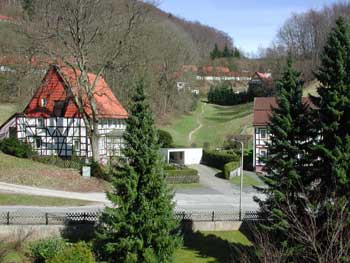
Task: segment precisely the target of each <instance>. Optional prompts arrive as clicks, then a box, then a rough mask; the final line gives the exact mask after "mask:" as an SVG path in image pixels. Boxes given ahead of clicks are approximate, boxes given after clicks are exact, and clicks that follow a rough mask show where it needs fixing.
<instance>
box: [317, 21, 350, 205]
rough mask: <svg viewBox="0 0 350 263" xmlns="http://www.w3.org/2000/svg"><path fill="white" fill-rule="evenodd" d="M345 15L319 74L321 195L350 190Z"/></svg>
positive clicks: (349, 60)
mask: <svg viewBox="0 0 350 263" xmlns="http://www.w3.org/2000/svg"><path fill="white" fill-rule="evenodd" d="M349 34H350V31H349V28H348V25H347V24H346V22H345V20H344V19H343V18H341V17H340V18H339V19H338V20H337V21H336V25H335V27H334V28H333V30H332V31H331V33H330V35H329V37H328V41H327V43H326V46H325V48H324V52H323V54H322V56H321V66H320V68H319V71H318V72H317V73H316V77H317V79H318V80H319V82H320V83H321V86H320V87H319V88H318V94H319V97H313V98H312V100H313V103H314V104H315V105H316V106H317V107H318V114H319V118H318V119H319V122H318V126H319V129H320V132H321V134H320V138H321V140H320V143H319V144H318V145H316V147H315V148H316V153H317V156H318V158H319V162H318V163H317V164H316V165H315V167H318V168H319V169H318V170H317V171H316V173H317V175H318V176H319V179H320V184H319V185H318V186H319V187H318V188H317V190H318V193H319V196H318V197H319V199H321V200H328V199H329V198H334V197H336V196H338V197H339V196H343V195H345V196H348V195H349V191H350V182H349V176H350V40H349Z"/></svg>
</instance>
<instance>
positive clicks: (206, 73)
mask: <svg viewBox="0 0 350 263" xmlns="http://www.w3.org/2000/svg"><path fill="white" fill-rule="evenodd" d="M196 79H197V80H205V81H225V80H227V81H249V80H250V79H251V73H249V72H233V71H230V69H229V68H227V67H213V66H203V67H201V68H199V69H198V74H197V77H196Z"/></svg>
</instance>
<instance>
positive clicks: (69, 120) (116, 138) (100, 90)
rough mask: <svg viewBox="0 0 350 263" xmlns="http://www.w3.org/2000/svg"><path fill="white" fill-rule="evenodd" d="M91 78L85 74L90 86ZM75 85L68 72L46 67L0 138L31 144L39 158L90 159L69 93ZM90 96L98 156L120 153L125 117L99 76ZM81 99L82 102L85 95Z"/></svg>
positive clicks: (87, 145)
mask: <svg viewBox="0 0 350 263" xmlns="http://www.w3.org/2000/svg"><path fill="white" fill-rule="evenodd" d="M95 78H96V75H94V74H90V73H89V74H88V79H89V81H90V82H91V83H92V82H93V81H94V80H95ZM66 80H68V81H66ZM68 82H69V83H70V84H68ZM76 83H77V80H76V75H75V74H74V72H73V71H72V70H71V69H68V68H61V67H59V66H56V65H52V66H50V68H49V69H48V71H47V73H46V75H45V77H44V79H43V81H42V83H41V85H40V86H39V88H38V89H37V91H36V92H35V94H34V96H33V97H32V99H31V100H30V101H29V103H28V106H27V107H26V108H25V110H24V111H23V112H21V113H17V114H15V115H13V116H12V117H11V118H10V119H9V120H8V121H7V122H5V123H4V124H3V125H2V126H1V127H0V139H3V138H7V137H15V138H18V139H19V140H22V141H25V142H28V143H31V144H32V145H33V147H34V149H35V150H36V151H37V152H38V154H39V155H57V156H61V157H69V156H72V155H73V154H74V155H76V156H80V157H91V156H92V153H91V146H90V141H89V138H88V135H87V132H86V129H85V124H84V121H83V119H82V116H81V114H80V113H79V111H78V107H77V106H76V104H75V102H74V100H73V98H74V97H73V96H74V94H72V92H71V90H73V91H75V92H78V91H77V87H76ZM68 85H73V87H71V88H69V86H68ZM83 93H84V92H83ZM93 95H94V98H95V102H96V106H97V110H98V114H99V118H100V122H99V125H98V127H99V136H100V138H99V155H100V159H101V160H105V159H106V158H107V157H110V156H114V155H119V154H120V150H121V149H122V147H123V140H122V135H123V132H124V130H125V120H126V119H127V118H128V114H127V112H126V110H125V109H124V108H123V106H122V105H121V104H120V102H119V101H118V100H117V98H116V97H115V96H114V95H113V93H112V91H111V89H110V88H109V87H108V85H107V83H106V82H105V80H104V79H103V78H102V77H101V76H99V77H98V78H97V82H96V87H95V91H94V94H93ZM82 97H83V101H84V97H86V95H84V94H83V96H82ZM83 103H84V110H85V111H86V112H87V113H88V114H91V112H92V111H91V107H90V105H89V103H88V101H87V100H86V101H85V102H83Z"/></svg>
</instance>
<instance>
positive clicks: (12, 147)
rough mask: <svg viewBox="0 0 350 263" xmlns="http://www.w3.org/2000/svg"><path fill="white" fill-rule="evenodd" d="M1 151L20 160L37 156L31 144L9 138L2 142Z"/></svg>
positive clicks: (0, 143)
mask: <svg viewBox="0 0 350 263" xmlns="http://www.w3.org/2000/svg"><path fill="white" fill-rule="evenodd" d="M0 150H1V151H2V152H4V153H6V154H9V155H13V156H16V157H19V158H30V157H32V156H35V155H36V152H35V151H34V149H33V148H32V146H31V144H29V143H25V142H22V141H20V140H18V139H16V138H7V139H4V140H2V141H1V142H0Z"/></svg>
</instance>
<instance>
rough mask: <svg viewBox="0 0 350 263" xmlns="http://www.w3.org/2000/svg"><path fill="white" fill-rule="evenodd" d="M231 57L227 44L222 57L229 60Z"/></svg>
mask: <svg viewBox="0 0 350 263" xmlns="http://www.w3.org/2000/svg"><path fill="white" fill-rule="evenodd" d="M230 55H231V52H230V50H229V48H228V46H227V44H225V47H224V50H223V51H222V57H224V58H228V57H230Z"/></svg>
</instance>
